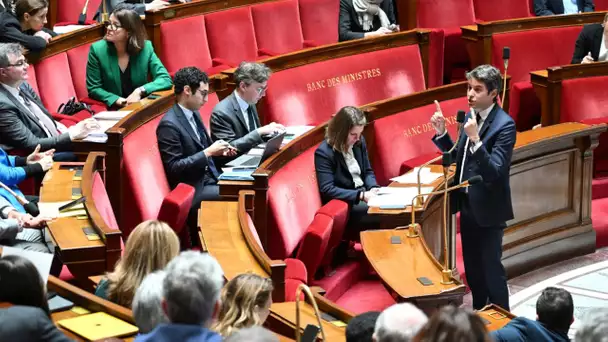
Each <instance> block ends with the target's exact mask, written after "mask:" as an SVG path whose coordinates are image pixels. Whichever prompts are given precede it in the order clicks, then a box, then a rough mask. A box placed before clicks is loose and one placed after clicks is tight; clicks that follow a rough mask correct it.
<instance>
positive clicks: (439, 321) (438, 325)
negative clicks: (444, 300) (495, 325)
mask: <svg viewBox="0 0 608 342" xmlns="http://www.w3.org/2000/svg"><path fill="white" fill-rule="evenodd" d="M413 341H415V342H490V341H491V339H490V337H489V336H488V330H487V329H486V326H485V324H484V323H483V321H482V320H481V318H480V317H479V316H477V315H476V314H475V313H474V312H473V311H472V310H470V309H465V308H457V307H455V306H451V305H448V306H444V307H443V308H441V309H439V310H437V312H435V313H434V314H433V316H432V317H431V319H430V320H429V321H428V322H427V324H426V325H425V326H424V327H422V329H421V330H420V332H419V333H418V335H416V337H414V339H413Z"/></svg>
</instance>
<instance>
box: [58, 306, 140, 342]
mask: <svg viewBox="0 0 608 342" xmlns="http://www.w3.org/2000/svg"><path fill="white" fill-rule="evenodd" d="M57 324H59V325H60V326H61V327H63V328H64V329H67V330H69V331H71V332H73V333H75V334H77V335H79V336H81V337H83V338H85V339H87V340H89V341H96V340H100V339H104V338H110V337H121V336H128V335H133V334H135V333H137V332H138V331H139V329H137V327H136V326H134V325H132V324H129V323H127V322H125V321H123V320H120V319H118V318H116V317H113V316H110V315H108V314H107V313H105V312H96V313H92V314H88V315H82V316H78V317H74V318H67V319H62V320H60V321H58V322H57Z"/></svg>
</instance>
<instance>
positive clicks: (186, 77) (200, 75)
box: [173, 67, 209, 95]
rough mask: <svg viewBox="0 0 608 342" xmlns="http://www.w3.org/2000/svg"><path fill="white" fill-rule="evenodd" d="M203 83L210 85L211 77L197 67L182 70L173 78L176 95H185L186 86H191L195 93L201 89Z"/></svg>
mask: <svg viewBox="0 0 608 342" xmlns="http://www.w3.org/2000/svg"><path fill="white" fill-rule="evenodd" d="M201 82H203V83H205V84H209V76H207V74H206V73H205V72H203V71H201V70H199V69H198V68H197V67H185V68H181V69H179V70H178V71H177V72H176V73H175V76H173V85H174V91H175V95H179V94H181V93H183V92H184V87H185V86H190V90H192V93H194V92H195V91H196V90H197V89H198V88H199V87H200V85H201Z"/></svg>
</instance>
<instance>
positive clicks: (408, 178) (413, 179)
mask: <svg viewBox="0 0 608 342" xmlns="http://www.w3.org/2000/svg"><path fill="white" fill-rule="evenodd" d="M419 169H420V168H419V167H415V168H414V169H413V170H412V171H410V172H408V173H406V174H404V175H401V176H398V177H394V178H391V181H393V182H397V183H401V184H418V170H419ZM442 176H443V173H438V172H431V169H430V168H428V167H425V168H423V169H422V171H420V183H422V184H431V183H433V182H434V181H435V180H437V178H439V177H442Z"/></svg>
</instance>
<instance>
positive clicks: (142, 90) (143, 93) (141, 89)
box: [137, 86, 146, 97]
mask: <svg viewBox="0 0 608 342" xmlns="http://www.w3.org/2000/svg"><path fill="white" fill-rule="evenodd" d="M137 90H139V96H141V97H144V96H145V95H146V88H144V86H141V87H139V88H137Z"/></svg>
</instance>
